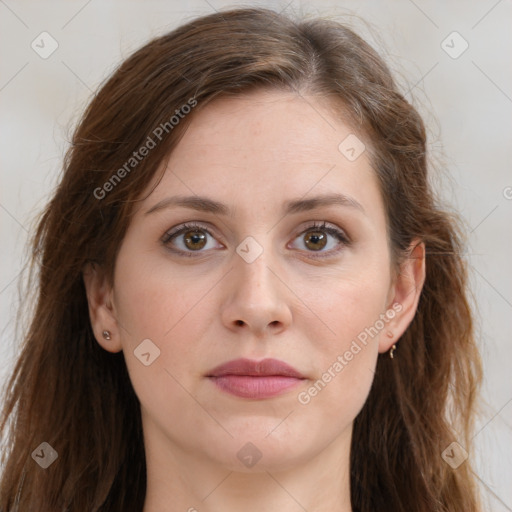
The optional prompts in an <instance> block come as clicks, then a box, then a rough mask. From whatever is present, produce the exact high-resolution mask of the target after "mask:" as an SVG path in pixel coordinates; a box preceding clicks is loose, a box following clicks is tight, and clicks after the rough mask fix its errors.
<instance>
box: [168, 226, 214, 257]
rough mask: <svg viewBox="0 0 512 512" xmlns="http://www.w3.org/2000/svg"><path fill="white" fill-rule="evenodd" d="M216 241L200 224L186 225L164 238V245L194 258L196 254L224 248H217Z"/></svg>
mask: <svg viewBox="0 0 512 512" xmlns="http://www.w3.org/2000/svg"><path fill="white" fill-rule="evenodd" d="M214 240H215V238H214V237H213V235H212V234H211V233H210V231H209V230H208V229H206V227H203V226H201V225H199V224H197V225H196V224H184V225H182V226H181V227H179V228H178V229H174V230H171V231H170V232H168V233H166V234H165V235H164V236H163V237H162V243H163V245H165V246H166V247H167V248H168V249H169V250H171V251H173V252H175V253H179V254H181V255H184V256H194V253H198V255H199V254H203V253H206V252H207V250H208V249H214V248H219V246H220V247H221V248H222V244H218V245H217V247H216V246H215V244H214V243H213V241H214ZM208 245H209V246H208Z"/></svg>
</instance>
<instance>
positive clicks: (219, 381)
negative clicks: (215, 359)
mask: <svg viewBox="0 0 512 512" xmlns="http://www.w3.org/2000/svg"><path fill="white" fill-rule="evenodd" d="M210 379H211V380H212V381H213V383H214V384H215V385H216V386H217V387H219V388H220V389H221V390H222V391H225V392H226V393H230V394H232V395H235V396H239V397H242V398H254V399H257V398H260V399H261V398H271V397H273V396H278V395H280V394H282V393H284V392H286V391H288V390H289V389H291V388H294V387H295V386H297V385H299V384H300V382H302V380H303V379H297V378H295V377H285V376H281V375H268V376H262V377H256V376H250V375H223V376H221V377H210Z"/></svg>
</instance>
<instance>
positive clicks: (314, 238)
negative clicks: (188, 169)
mask: <svg viewBox="0 0 512 512" xmlns="http://www.w3.org/2000/svg"><path fill="white" fill-rule="evenodd" d="M316 233H317V234H312V235H310V236H309V239H308V241H307V242H306V245H307V246H308V247H310V244H311V241H312V242H313V247H310V249H311V248H312V249H322V248H323V247H325V244H326V242H325V235H324V234H323V233H319V232H318V231H317V232H316ZM318 242H321V243H320V245H316V244H318Z"/></svg>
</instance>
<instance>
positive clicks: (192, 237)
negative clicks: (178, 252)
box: [185, 231, 206, 249]
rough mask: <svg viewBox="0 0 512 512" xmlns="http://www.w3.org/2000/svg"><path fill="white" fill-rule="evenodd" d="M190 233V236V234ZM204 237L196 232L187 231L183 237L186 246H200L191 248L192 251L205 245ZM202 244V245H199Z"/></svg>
mask: <svg viewBox="0 0 512 512" xmlns="http://www.w3.org/2000/svg"><path fill="white" fill-rule="evenodd" d="M190 233H192V234H190ZM205 238H206V237H205V235H204V233H203V234H201V233H199V232H198V231H189V232H188V233H187V235H186V237H185V240H186V242H187V244H188V243H189V242H190V243H192V245H196V244H200V247H192V249H201V248H202V247H204V245H205ZM201 242H202V243H201Z"/></svg>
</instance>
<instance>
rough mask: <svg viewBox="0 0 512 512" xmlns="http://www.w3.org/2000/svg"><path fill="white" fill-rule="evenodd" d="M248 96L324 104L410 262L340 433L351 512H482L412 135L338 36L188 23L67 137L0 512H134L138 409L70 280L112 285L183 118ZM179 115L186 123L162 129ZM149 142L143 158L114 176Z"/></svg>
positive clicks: (127, 68) (463, 277) (466, 364)
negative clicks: (365, 170)
mask: <svg viewBox="0 0 512 512" xmlns="http://www.w3.org/2000/svg"><path fill="white" fill-rule="evenodd" d="M257 88H267V89H268V88H272V89H280V90H284V91H290V92H297V93H299V94H301V93H303V92H307V93H311V94H316V95H319V97H325V98H330V99H331V103H332V108H333V111H334V109H336V110H335V111H336V112H339V115H340V118H342V119H343V120H344V121H346V122H349V124H351V125H352V126H353V128H354V130H356V131H357V133H361V134H364V136H365V137H366V138H367V140H368V141H369V144H370V146H371V150H372V165H373V167H374V169H375V173H376V175H377V177H378V181H379V185H380V188H381V192H382V196H383V198H384V202H385V207H386V215H387V220H388V237H389V241H390V247H391V250H392V254H393V257H394V261H395V265H399V262H400V261H401V259H402V258H403V257H404V255H405V257H406V254H405V252H406V250H407V248H408V247H409V244H410V242H411V240H413V239H414V238H415V237H418V238H420V239H421V240H422V241H423V242H424V243H425V246H426V272H427V274H426V281H425V285H424V288H423V291H422V293H421V297H420V301H419V305H418V310H417V313H416V315H415V317H414V320H413V321H412V323H411V324H410V326H409V327H408V329H407V330H406V332H405V333H404V335H403V336H402V337H401V339H400V341H399V345H398V347H399V348H398V351H397V355H396V356H395V358H394V359H393V360H390V358H389V357H388V355H387V354H385V355H380V356H379V360H378V363H377V369H376V374H375V379H374V383H373V386H372V388H371V391H370V394H369V397H368V400H367V401H366V403H365V405H364V407H363V409H362V411H361V412H360V414H359V415H358V416H357V418H356V419H355V424H354V429H353V440H352V447H351V455H350V464H351V476H350V478H351V500H352V506H353V510H354V511H357V512H375V511H376V510H378V511H381V512H384V511H390V512H400V511H403V512H411V511H413V510H414V511H425V512H426V511H428V512H433V511H438V512H441V511H443V512H456V511H457V512H476V511H477V510H480V508H479V504H478V503H479V498H478V492H477V487H476V485H475V481H474V480H473V478H472V476H473V475H472V471H471V466H470V461H471V454H472V450H471V444H470V439H471V432H472V424H473V415H474V408H475V399H476V397H477V391H478V388H479V385H480V382H481V378H482V376H481V373H482V371H481V362H480V358H479V354H478V351H477V348H476V345H475V340H474V333H473V323H472V313H471V309H470V306H469V299H468V297H469V295H468V293H469V292H468V290H467V271H466V265H465V263H464V260H463V259H462V257H461V254H462V252H463V231H462V230H461V222H460V220H458V218H457V217H456V216H454V215H453V214H451V213H448V212H447V211H446V210H445V209H442V208H440V206H439V204H438V201H437V199H436V197H435V195H434V193H433V191H432V189H431V184H430V175H429V173H428V172H427V170H428V168H429V165H428V162H427V155H426V131H425V127H424V124H423V122H422V119H421V118H420V116H419V114H418V113H417V111H416V110H415V109H414V108H413V107H412V106H411V104H410V103H409V102H408V101H406V99H405V98H404V96H403V95H402V94H401V93H400V91H399V90H398V87H397V85H396V84H395V81H394V79H393V78H392V76H391V74H390V71H389V69H388V67H387V66H386V64H385V63H384V62H383V61H382V60H381V58H380V57H379V56H378V55H377V53H376V52H375V51H374V50H373V49H372V48H371V47H370V46H369V45H368V44H367V43H366V42H365V41H364V40H362V39H361V38H360V37H359V36H358V35H356V34H355V33H354V32H353V31H352V30H350V29H349V28H348V27H346V26H343V25H342V24H339V23H337V22H334V21H330V20H326V19H312V20H307V19H302V20H299V21H297V20H292V19H291V18H289V17H287V16H284V15H282V14H277V13H276V12H273V11H271V10H266V9H252V8H248V9H234V10H226V11H221V12H219V13H215V14H212V15H208V16H204V17H201V18H198V19H195V20H193V21H191V22H188V23H187V24H185V25H183V26H181V27H179V28H177V29H176V30H173V31H172V32H170V33H168V34H166V35H164V36H161V37H158V38H156V39H154V40H152V41H151V42H149V43H148V44H147V45H145V46H144V47H142V48H141V49H139V50H138V51H136V52H135V53H134V54H133V55H132V56H130V57H129V58H128V59H127V60H125V61H124V62H123V63H122V64H121V65H120V67H119V68H118V69H117V70H116V71H115V72H114V73H113V75H112V76H111V77H110V78H109V79H108V80H107V81H106V82H105V83H104V84H103V85H102V87H101V88H100V89H99V91H98V93H97V94H96V95H95V97H94V98H93V99H92V101H91V102H90V104H89V106H88V107H87V109H86V111H85V113H84V115H83V117H82V119H81V121H80V123H79V125H78V127H77V129H76V131H75V133H74V136H73V140H72V144H71V147H70V149H69V151H68V153H67V155H66V158H65V162H64V170H63V174H62V177H61V179H60V182H59V184H58V186H57V188H56V190H55V192H54V194H53V197H52V199H51V201H50V202H49V204H48V205H47V207H46V208H45V210H44V211H43V212H42V214H41V216H40V218H39V219H38V224H37V227H36V229H35V230H34V238H33V242H32V245H31V247H32V251H31V255H30V257H31V261H32V264H31V265H30V267H29V268H30V271H29V274H30V277H29V279H28V288H30V287H34V288H35V289H36V290H37V295H36V301H35V305H34V310H33V313H32V316H31V323H30V325H29V326H28V328H27V332H26V333H25V336H24V341H23V345H22V347H21V353H20V356H19V358H18V359H17V363H16V365H15V369H14V372H13V374H12V376H11V378H10V379H9V381H8V383H7V385H6V388H5V406H4V409H3V416H2V419H1V425H0V431H1V432H4V430H6V429H7V427H8V431H7V437H6V439H7V440H8V446H7V450H6V451H5V453H4V455H3V476H2V479H1V482H0V484H1V485H0V511H3V512H7V511H14V510H23V511H28V510H39V511H41V512H49V511H55V510H69V511H72V512H74V511H77V512H83V511H84V510H87V511H89V512H94V511H108V512H113V511H124V510H142V507H143V503H144V497H145V487H146V465H145V455H144V445H143V437H142V424H141V415H140V404H139V402H138V399H137V397H136V395H135V393H134V390H133V388H132V385H131V382H130V379H129V375H128V373H127V369H126V364H125V362H124V358H123V353H122V352H120V353H116V354H112V353H110V352H107V351H105V350H103V349H102V348H101V347H100V345H99V344H98V343H97V342H96V340H95V338H94V336H93V333H92V329H91V324H90V319H89V314H88V307H87V300H86V294H85V289H84V284H83V279H82V272H83V269H84V266H85V265H86V264H87V263H88V262H94V263H95V264H97V265H100V266H103V267H104V268H105V269H106V270H107V274H108V275H109V276H110V280H111V282H112V275H113V269H114V264H115V260H116V255H117V250H118V248H119V246H120V242H121V241H122V239H123V236H124V233H125V231H126V228H127V226H128V224H129V222H130V214H131V212H132V211H133V205H134V202H135V201H137V200H138V199H140V194H141V191H142V190H144V189H145V187H146V186H147V184H148V183H149V182H150V180H151V178H152V177H153V176H156V172H157V170H158V168H159V166H160V164H161V162H162V160H163V159H164V158H165V157H166V156H167V155H169V153H170V151H172V149H173V147H175V145H176V144H177V142H178V141H179V140H180V137H181V136H182V135H183V133H184V130H185V129H186V127H187V125H188V124H189V122H190V120H191V119H192V118H193V116H194V112H197V111H199V110H200V109H202V108H204V107H205V106H206V105H207V104H208V103H209V102H210V101H212V100H213V99H214V98H216V97H218V96H219V95H223V96H226V95H237V94H243V93H244V92H246V91H249V90H252V89H257ZM187 104H188V105H192V104H193V105H194V106H193V108H192V107H191V108H189V109H188V110H192V112H190V113H189V114H188V115H181V116H179V117H180V119H179V122H177V123H174V122H173V123H170V121H169V120H170V119H171V117H172V116H173V115H175V113H176V111H177V110H178V111H180V112H182V113H183V112H185V111H186V109H185V108H184V107H183V106H184V105H187ZM162 126H164V127H166V129H163V128H161V129H160V132H158V133H159V134H160V137H157V136H156V134H155V130H156V129H157V128H158V127H162ZM148 138H151V139H152V141H153V142H154V143H155V145H154V147H153V148H151V151H149V152H148V153H147V155H146V156H144V158H140V159H139V158H137V161H136V162H135V161H134V160H130V159H131V158H134V154H135V153H137V154H139V150H140V148H141V147H142V146H144V145H147V144H148V141H149V139H148ZM340 142H341V141H340ZM127 162H129V164H128V165H127ZM122 168H124V170H125V172H124V173H123V172H121V171H119V170H120V169H122ZM114 175H117V178H119V179H117V178H114ZM107 182H108V183H110V185H106V183H107ZM453 441H456V442H457V443H459V445H460V446H462V447H463V448H465V449H466V451H468V452H469V454H470V457H469V459H468V460H466V461H465V462H464V463H462V464H461V465H460V466H459V467H457V468H456V469H453V468H452V467H451V466H450V465H449V464H447V463H446V462H445V460H443V457H442V453H443V451H444V450H445V449H446V448H447V447H448V446H449V445H450V443H452V442H453ZM43 442H46V443H48V444H49V445H50V446H51V447H53V449H54V450H55V451H56V452H57V454H58V459H57V460H56V462H54V463H53V464H52V465H50V466H49V467H48V468H47V469H45V470H42V469H41V468H40V467H39V465H38V464H36V462H35V458H34V457H33V455H32V454H33V451H34V450H36V449H37V448H38V447H39V446H40V445H41V443H43Z"/></svg>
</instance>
